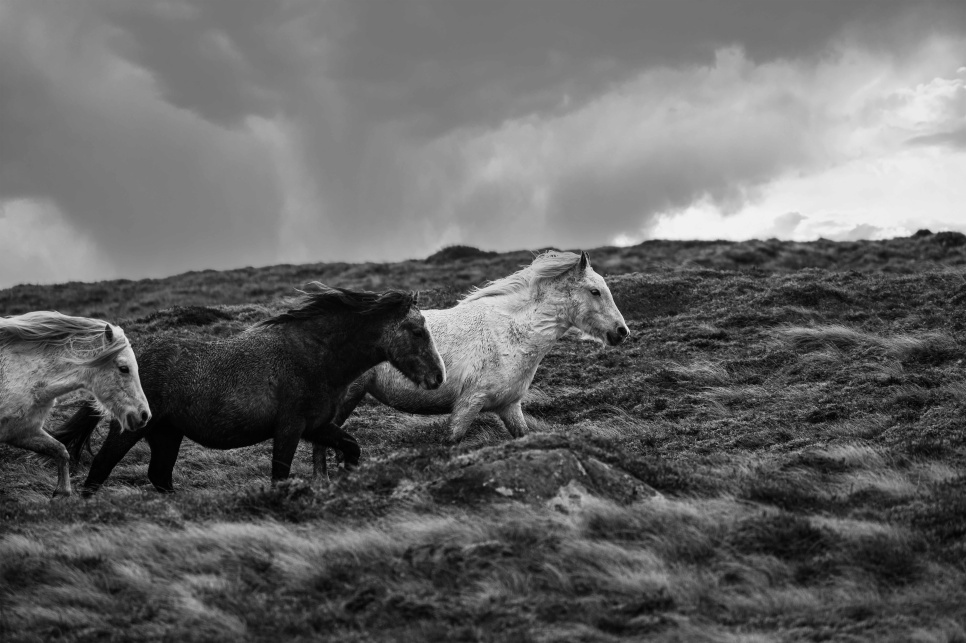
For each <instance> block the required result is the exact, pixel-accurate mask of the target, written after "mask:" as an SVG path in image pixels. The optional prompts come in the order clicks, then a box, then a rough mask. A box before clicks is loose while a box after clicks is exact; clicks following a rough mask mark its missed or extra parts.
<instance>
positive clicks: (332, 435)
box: [302, 422, 362, 480]
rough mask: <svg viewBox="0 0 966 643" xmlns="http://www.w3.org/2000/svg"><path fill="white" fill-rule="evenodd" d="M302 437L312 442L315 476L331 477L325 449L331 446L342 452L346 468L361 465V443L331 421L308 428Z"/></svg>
mask: <svg viewBox="0 0 966 643" xmlns="http://www.w3.org/2000/svg"><path fill="white" fill-rule="evenodd" d="M302 439H303V440H307V441H309V442H311V443H312V463H313V471H312V473H313V477H315V478H324V479H326V480H328V479H329V474H328V471H327V470H326V462H325V450H326V449H327V448H330V447H331V448H333V449H337V450H339V451H341V452H342V456H343V458H345V467H346V469H354V468H355V467H357V466H358V465H359V456H360V455H361V453H362V450H361V449H360V448H359V443H358V442H356V439H355V438H354V437H352V436H351V435H350V434H348V433H346V432H345V431H343V430H342V429H340V428H339V427H338V426H336V425H335V424H333V423H331V422H329V423H323V424H319V425H318V426H315V427H313V428H311V429H309V430H306V432H305V433H303V434H302Z"/></svg>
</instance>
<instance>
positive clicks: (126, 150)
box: [0, 3, 279, 275]
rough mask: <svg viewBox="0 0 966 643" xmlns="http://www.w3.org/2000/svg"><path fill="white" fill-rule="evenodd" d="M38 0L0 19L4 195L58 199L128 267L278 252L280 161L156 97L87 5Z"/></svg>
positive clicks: (237, 260)
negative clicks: (121, 61)
mask: <svg viewBox="0 0 966 643" xmlns="http://www.w3.org/2000/svg"><path fill="white" fill-rule="evenodd" d="M24 7H26V9H24ZM36 7H37V5H33V4H31V5H29V7H28V5H26V3H24V4H22V5H16V6H15V8H14V10H13V12H12V13H13V15H12V16H11V15H10V14H7V15H5V16H4V18H5V19H10V18H11V17H12V18H13V20H12V21H10V22H7V23H6V24H7V26H6V27H5V28H4V27H0V30H2V31H0V132H2V134H0V149H2V154H0V197H2V198H6V199H11V198H33V199H39V200H44V201H51V202H53V203H54V204H55V205H56V206H57V207H58V208H59V209H60V210H61V211H63V212H64V213H66V214H67V215H68V216H69V218H70V219H71V221H72V222H73V223H74V224H75V225H76V226H78V227H79V228H81V229H82V230H84V231H86V232H89V233H90V234H91V235H92V236H93V237H94V238H95V240H96V241H97V242H98V244H99V247H100V248H101V250H102V251H103V252H104V253H106V254H109V255H110V256H111V257H112V259H113V260H114V261H115V263H116V264H117V265H118V267H119V270H121V271H122V272H123V273H125V274H136V275H143V274H157V273H159V272H161V273H163V272H169V271H171V270H172V269H175V270H176V269H178V268H179V267H199V266H204V265H206V263H208V262H211V263H218V264H221V265H225V264H226V263H227V264H247V263H252V262H256V263H258V262H265V261H269V260H271V259H272V258H273V256H274V254H275V247H274V246H275V244H274V240H275V229H276V227H277V217H278V201H279V194H278V190H277V187H276V186H275V169H274V168H273V167H272V165H271V164H270V162H269V159H266V158H259V157H258V156H257V155H256V154H257V152H258V148H257V147H256V146H253V145H252V144H251V143H250V142H249V141H247V140H245V139H244V138H243V137H239V136H236V135H234V134H233V133H232V132H230V131H225V130H221V129H219V128H217V127H212V126H211V125H209V124H207V123H206V122H204V121H200V120H198V119H196V118H193V117H192V116H191V115H190V114H188V113H184V112H180V111H179V110H176V109H172V108H170V107H167V106H165V105H164V104H160V103H158V102H157V101H156V100H155V98H154V96H153V95H152V93H151V87H150V85H149V84H147V83H143V82H138V81H139V79H138V76H137V72H136V70H134V69H130V68H127V67H124V66H121V65H117V64H116V63H115V62H113V61H112V60H111V59H110V58H109V57H107V56H105V53H104V51H103V50H101V49H100V48H99V47H98V46H97V44H98V43H99V42H102V39H103V38H104V37H105V35H106V34H105V33H104V32H103V30H102V29H103V27H102V26H101V25H100V24H99V23H97V22H95V21H92V20H90V19H89V18H88V17H86V16H84V15H80V16H78V15H72V12H77V11H79V9H78V8H76V7H75V8H73V9H72V10H64V9H65V8H64V7H63V6H57V7H53V6H51V5H43V9H46V10H47V13H44V12H43V9H40V10H38V9H36ZM20 9H23V11H24V12H25V13H26V14H27V15H24V14H20V15H17V14H18V10H20ZM35 12H36V13H35ZM38 14H40V15H38ZM18 18H19V19H20V20H21V22H20V23H19V24H17V19H18Z"/></svg>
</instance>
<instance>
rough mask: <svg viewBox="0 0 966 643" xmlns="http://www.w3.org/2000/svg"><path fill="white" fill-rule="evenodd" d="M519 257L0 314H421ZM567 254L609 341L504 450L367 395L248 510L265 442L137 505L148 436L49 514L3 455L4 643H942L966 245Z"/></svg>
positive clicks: (222, 284)
mask: <svg viewBox="0 0 966 643" xmlns="http://www.w3.org/2000/svg"><path fill="white" fill-rule="evenodd" d="M531 256H532V255H531V254H530V253H528V252H517V253H503V254H494V253H486V252H483V251H476V249H473V248H467V247H462V248H458V249H456V250H452V249H449V250H448V249H444V250H443V251H441V252H440V253H437V254H436V255H433V256H432V257H430V258H428V259H426V260H423V261H407V262H401V263H396V264H313V265H304V266H274V267H270V268H261V269H254V268H246V269H241V270H233V271H224V272H214V271H205V272H195V273H187V274H184V275H178V276H176V277H171V278H168V279H160V280H141V281H115V282H102V283H97V284H61V285H52V286H38V285H25V286H18V287H15V288H11V289H7V290H4V291H0V314H3V315H11V314H17V313H21V312H25V311H27V310H36V309H48V308H53V309H58V310H60V311H61V312H64V313H70V314H77V315H85V316H93V317H102V318H106V319H109V320H111V321H116V322H118V323H120V324H121V325H122V326H123V328H124V329H125V331H126V332H127V334H128V336H129V337H130V338H131V341H132V344H135V345H136V344H137V342H138V341H139V340H143V339H146V338H149V337H156V336H162V335H166V334H167V335H173V336H180V337H200V338H214V337H224V336H227V335H230V334H232V333H235V332H237V331H238V330H240V329H242V328H244V327H246V326H248V325H250V324H252V323H254V322H256V321H258V320H261V319H264V318H265V317H267V316H269V315H271V314H274V313H277V312H279V311H281V310H283V309H284V308H285V306H286V305H287V303H288V301H289V298H290V297H291V296H292V295H293V294H295V293H294V290H293V288H294V287H295V286H298V285H300V284H302V283H304V282H307V281H310V280H319V281H322V282H325V283H329V284H331V285H338V286H343V287H350V288H366V289H375V290H379V289H386V288H416V289H420V290H422V291H423V295H422V296H421V300H420V301H421V304H422V305H423V306H424V307H433V306H435V307H443V306H450V305H453V304H454V303H455V302H456V300H457V298H458V296H459V295H460V294H461V293H463V292H465V291H466V289H468V288H469V287H470V286H472V285H479V284H481V283H482V282H484V281H485V280H486V279H491V278H497V277H500V276H503V275H506V274H509V273H510V272H512V271H513V270H515V269H517V268H518V267H519V266H520V265H521V264H525V263H528V262H529V260H530V258H531ZM590 256H591V259H592V261H593V262H594V266H595V268H597V270H598V271H599V272H601V273H602V274H606V275H607V280H608V283H609V285H610V288H611V290H612V292H613V294H614V298H615V301H616V302H617V305H618V306H619V308H620V309H621V311H622V312H623V314H624V317H625V319H626V321H627V323H628V326H629V327H630V330H631V336H630V337H629V338H628V339H627V340H626V341H625V343H624V344H623V345H621V346H620V347H618V348H603V347H600V346H598V345H597V344H593V343H589V342H586V341H581V340H580V339H578V338H575V337H569V336H568V337H565V338H564V339H563V340H561V342H560V343H559V344H558V345H557V346H556V347H555V348H554V349H553V350H552V351H551V352H550V354H549V355H548V356H547V357H546V358H545V359H544V361H543V363H542V365H541V366H540V368H539V370H538V371H537V375H536V378H535V380H534V383H533V388H532V389H531V392H530V395H529V396H528V398H527V399H526V401H525V403H524V410H525V411H526V413H527V416H528V421H529V423H530V425H531V429H532V431H533V432H532V433H531V434H530V435H529V436H526V437H523V438H520V439H516V440H513V439H511V438H510V436H509V435H508V434H507V433H506V432H505V429H504V428H503V427H502V425H501V424H500V423H499V422H498V421H495V420H494V419H493V418H490V417H487V416H485V415H484V416H482V417H481V418H480V419H479V420H477V421H476V422H475V423H474V425H473V427H472V428H471V429H470V432H469V434H468V435H467V436H466V439H464V440H463V441H462V442H460V443H458V444H456V445H453V444H449V443H447V440H446V438H447V434H446V423H445V418H444V417H417V416H410V415H407V414H404V413H399V412H396V411H394V410H392V409H389V408H387V407H384V406H381V405H378V404H376V403H375V402H372V401H368V402H365V403H363V404H362V405H361V406H360V407H359V408H358V409H357V411H356V413H355V415H353V417H352V418H351V419H350V420H349V422H348V423H347V424H346V429H347V430H349V431H350V432H352V433H353V434H354V435H355V436H356V438H357V439H358V441H359V443H360V445H361V446H362V450H363V461H362V466H360V467H359V468H358V469H357V470H355V471H353V472H352V473H351V474H345V473H342V472H341V470H340V471H337V472H336V475H333V480H332V482H331V483H330V484H328V485H323V484H313V483H312V482H311V481H310V480H309V478H310V475H311V468H312V463H311V453H310V449H309V448H308V445H304V446H303V447H300V451H299V453H298V455H297V457H296V462H295V465H294V467H293V474H294V475H295V476H296V478H294V479H292V480H290V481H288V482H286V483H283V484H280V485H277V486H274V487H272V486H270V485H269V484H268V483H267V480H268V467H269V465H268V461H269V457H268V456H269V453H270V451H271V445H270V443H266V444H262V445H258V446H255V447H251V448H247V449H239V450H235V451H225V452H222V451H213V450H207V449H203V448H201V447H198V446H197V445H194V444H191V443H188V442H185V445H184V447H183V449H182V454H181V457H180V459H179V461H178V464H177V466H176V468H175V486H176V488H177V489H178V490H179V492H178V493H176V494H172V495H160V494H158V493H156V492H155V491H154V490H153V488H152V487H151V486H150V484H149V483H148V481H147V477H146V467H147V458H148V449H147V447H146V446H145V445H143V444H142V445H139V446H137V447H135V448H134V449H133V450H132V451H131V452H130V453H129V454H128V456H127V457H126V458H125V460H123V461H122V462H121V464H120V465H119V466H118V468H117V469H116V470H115V471H114V473H113V475H112V477H111V478H110V480H109V481H108V483H107V484H106V485H105V486H104V488H103V489H102V490H101V492H100V493H99V494H98V495H97V496H95V497H94V498H92V499H90V500H82V499H79V498H71V499H68V500H58V501H55V502H51V501H50V499H49V495H50V492H51V490H52V480H51V473H52V470H53V469H52V467H53V465H52V464H51V463H50V462H48V461H45V460H44V459H43V458H41V457H39V456H34V455H30V454H28V453H26V452H23V451H20V450H18V449H13V448H9V447H6V446H3V445H0V639H3V640H5V641H6V640H10V641H32V640H150V639H163V638H170V639H180V640H183V641H191V640H233V641H237V640H246V639H252V640H279V639H289V640H319V639H320V638H331V639H339V640H342V641H364V640H365V641H368V640H385V641H400V640H402V641H407V640H408V641H427V640H451V641H460V640H465V641H475V640H501V641H502V640H519V641H555V640H561V641H564V640H566V641H616V640H623V639H626V638H635V639H646V640H656V641H662V640H665V641H730V640H735V641H737V640H742V641H770V640H839V641H865V640H875V641H908V640H917V641H946V642H952V641H966V419H964V418H966V365H964V359H966V315H964V313H963V311H964V308H966V236H963V235H960V234H958V233H937V234H932V233H926V232H925V231H924V232H922V233H917V235H915V236H913V237H910V238H905V239H893V240H888V241H862V242H840V243H836V242H831V241H818V242H813V243H794V242H781V241H776V240H769V241H752V242H744V243H727V242H668V241H654V242H646V243H644V244H641V245H640V246H634V247H631V248H602V249H597V250H591V251H590ZM76 403H77V401H76V400H71V399H67V400H64V401H63V403H62V404H61V406H59V407H58V408H57V409H56V410H55V413H54V415H55V417H54V418H53V419H52V421H51V424H52V425H54V426H55V425H57V424H58V423H60V422H62V421H63V419H64V418H66V417H68V416H69V415H70V414H71V412H72V411H73V409H74V408H76ZM103 435H104V431H103V430H101V431H100V432H98V433H96V434H95V440H94V445H93V446H94V449H95V450H96V448H97V446H98V442H99V440H100V439H102V438H103ZM334 457H335V456H333V458H334ZM88 461H89V456H88V455H86V454H84V455H83V456H82V457H81V461H80V462H79V463H78V464H77V465H76V467H75V474H74V475H75V482H76V481H77V480H78V479H83V476H84V475H86V467H87V463H88ZM333 465H334V461H333V462H332V463H330V470H331V469H332V468H333Z"/></svg>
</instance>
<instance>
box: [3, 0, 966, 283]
mask: <svg viewBox="0 0 966 643" xmlns="http://www.w3.org/2000/svg"><path fill="white" fill-rule="evenodd" d="M964 176H966V3H964V2H922V1H916V2H912V1H910V2H890V1H883V0H869V1H862V0H852V1H848V2H843V1H841V0H832V1H827V0H754V1H752V0H731V1H723V0H673V1H672V0H667V1H661V0H654V1H646V0H626V1H625V0H604V1H590V0H586V1H579V2H578V1H573V0H523V1H521V0H487V1H486V2H483V1H482V0H343V1H338V0H334V1H318V0H313V1H309V0H306V1H297V0H296V1H275V2H268V1H265V0H203V1H202V0H199V1H197V2H181V1H174V0H172V1H164V2H160V1H159V2H150V1H148V0H140V1H138V2H131V1H129V0H104V1H95V0H0V287H5V286H9V285H12V284H14V283H20V282H52V281H67V280H94V279H104V278H114V277H127V278H139V277H145V276H163V275H168V274H174V273H178V272H182V271H185V270H191V269H201V268H229V267H238V266H246V265H256V266H257V265H266V264H272V263H283V262H286V263H296V262H306V261H334V260H344V261H364V260H398V259H405V258H417V257H424V256H426V255H428V254H430V253H431V252H433V251H435V250H437V249H439V248H440V247H442V246H444V245H449V244H454V243H463V244H470V245H474V246H479V247H484V248H488V249H500V250H506V249H519V248H537V247H546V246H550V245H553V246H559V247H568V248H576V247H585V248H590V247H594V246H600V245H607V244H630V243H636V242H638V241H641V240H643V239H648V238H706V239H707V238H728V239H746V238H751V237H759V238H768V237H778V238H783V239H800V240H807V239H815V238H817V237H820V236H821V237H826V238H832V239H858V238H883V237H892V236H898V235H906V234H910V233H911V232H913V231H915V230H916V229H918V228H921V227H928V228H931V229H933V230H941V229H958V230H964V231H966V180H964V179H963V177H964Z"/></svg>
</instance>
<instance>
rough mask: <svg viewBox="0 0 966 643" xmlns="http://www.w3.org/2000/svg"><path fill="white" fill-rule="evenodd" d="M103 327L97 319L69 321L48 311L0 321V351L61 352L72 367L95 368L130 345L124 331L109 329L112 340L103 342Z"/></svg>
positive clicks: (104, 323)
mask: <svg viewBox="0 0 966 643" xmlns="http://www.w3.org/2000/svg"><path fill="white" fill-rule="evenodd" d="M106 325H107V322H104V321H101V320H99V319H91V318H89V317H70V316H68V315H62V314H60V313H58V312H53V311H48V310H40V311H35V312H30V313H25V314H23V315H15V316H13V317H0V349H3V348H14V347H17V348H20V347H24V348H26V349H27V350H33V351H38V352H40V351H44V350H47V349H56V350H63V351H65V352H67V353H68V354H69V355H70V359H71V361H73V362H74V363H76V364H78V365H80V366H86V367H89V368H97V367H99V366H103V365H104V364H106V363H108V362H110V361H111V360H113V359H114V358H115V357H117V355H118V354H119V353H120V352H121V351H123V350H124V349H125V348H127V347H128V346H129V345H130V344H129V343H128V341H127V338H126V337H125V336H124V331H123V330H121V329H120V328H119V327H117V326H113V325H112V326H111V331H112V334H113V339H112V340H111V341H106V337H105V332H104V329H105V326H106Z"/></svg>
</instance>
